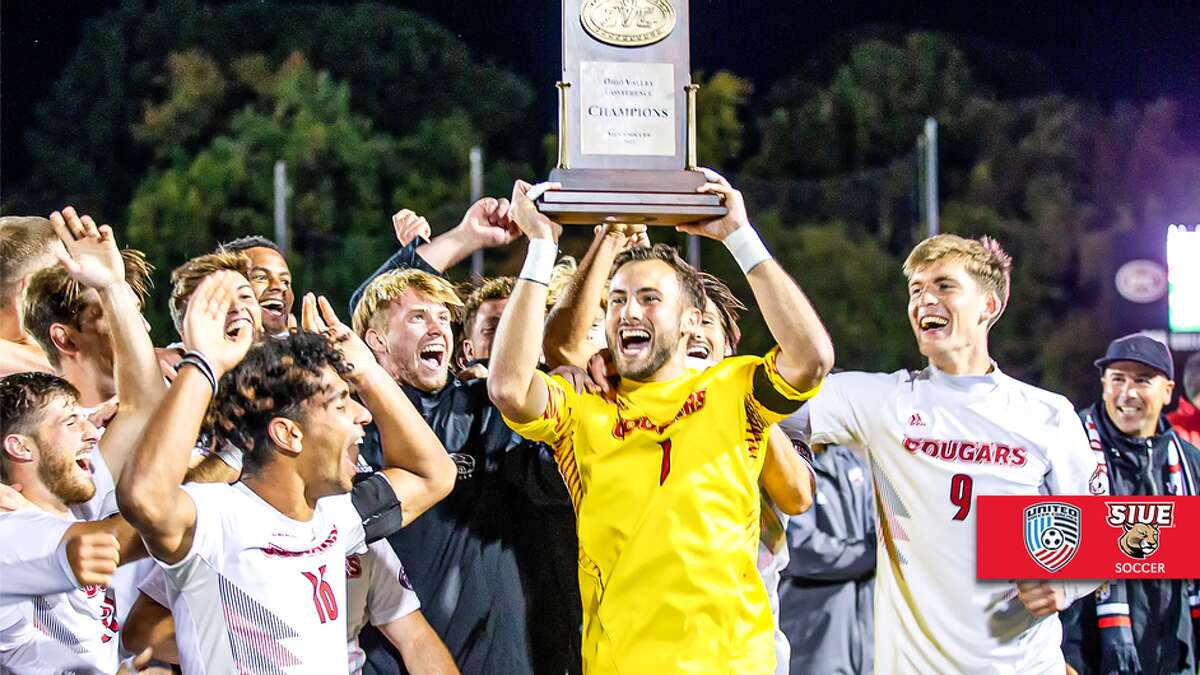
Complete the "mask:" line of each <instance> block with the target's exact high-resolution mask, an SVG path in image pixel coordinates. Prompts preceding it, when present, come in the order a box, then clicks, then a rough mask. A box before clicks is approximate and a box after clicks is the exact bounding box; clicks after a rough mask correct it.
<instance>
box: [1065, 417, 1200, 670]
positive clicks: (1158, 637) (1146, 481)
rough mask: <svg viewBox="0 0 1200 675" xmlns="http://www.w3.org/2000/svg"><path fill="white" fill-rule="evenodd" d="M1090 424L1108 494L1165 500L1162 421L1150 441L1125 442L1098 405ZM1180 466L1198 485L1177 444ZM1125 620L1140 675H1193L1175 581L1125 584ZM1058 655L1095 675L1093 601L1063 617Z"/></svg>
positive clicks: (1187, 623) (1186, 448)
mask: <svg viewBox="0 0 1200 675" xmlns="http://www.w3.org/2000/svg"><path fill="white" fill-rule="evenodd" d="M1088 414H1090V415H1091V416H1092V419H1094V420H1095V422H1096V428H1097V431H1098V432H1099V434H1100V440H1101V442H1102V443H1103V444H1104V453H1105V459H1106V461H1107V462H1108V484H1109V492H1110V493H1111V494H1115V495H1131V496H1141V495H1146V496H1150V495H1165V494H1169V493H1168V491H1167V446H1168V444H1169V442H1170V440H1171V437H1172V434H1171V433H1170V429H1171V426H1170V424H1169V423H1168V422H1167V420H1166V418H1165V417H1164V418H1163V419H1162V421H1161V422H1159V427H1158V433H1157V434H1156V435H1154V436H1152V437H1150V438H1130V437H1129V436H1126V435H1125V434H1124V433H1122V432H1121V430H1120V429H1118V428H1117V427H1116V425H1114V424H1113V423H1112V420H1110V419H1109V417H1108V413H1107V412H1106V411H1105V408H1104V403H1103V402H1100V403H1096V404H1095V405H1093V406H1092V407H1091V408H1088V409H1086V410H1084V411H1082V412H1081V413H1080V417H1081V418H1083V419H1086V417H1087V415H1088ZM1179 444H1180V451H1181V452H1182V454H1183V461H1184V462H1186V463H1187V468H1188V470H1190V471H1191V474H1192V476H1193V477H1194V478H1196V479H1200V450H1197V449H1196V448H1195V447H1194V446H1192V445H1191V444H1189V443H1188V442H1187V441H1184V440H1183V439H1182V438H1180V439H1179ZM1124 583H1125V584H1126V587H1127V588H1128V589H1129V598H1128V600H1129V615H1130V619H1131V620H1132V622H1133V641H1134V645H1135V647H1136V648H1137V652H1138V656H1139V658H1140V660H1141V666H1142V673H1143V675H1158V674H1160V673H1162V674H1168V673H1171V674H1173V673H1195V672H1196V649H1195V647H1196V646H1195V644H1194V642H1195V639H1194V638H1193V635H1192V619H1191V614H1190V608H1189V607H1188V597H1187V586H1186V584H1185V582H1184V581H1181V580H1178V579H1150V580H1131V581H1126V582H1124ZM1061 618H1062V622H1063V655H1064V656H1065V657H1066V659H1067V663H1069V664H1071V666H1072V667H1074V668H1075V669H1076V670H1077V671H1079V673H1080V675H1085V674H1086V673H1098V672H1101V671H1100V629H1099V627H1098V626H1097V623H1096V597H1095V595H1094V594H1090V595H1088V596H1086V597H1084V598H1082V599H1080V600H1078V601H1076V602H1075V604H1073V605H1071V607H1070V608H1068V609H1067V611H1065V612H1063V614H1062V616H1061Z"/></svg>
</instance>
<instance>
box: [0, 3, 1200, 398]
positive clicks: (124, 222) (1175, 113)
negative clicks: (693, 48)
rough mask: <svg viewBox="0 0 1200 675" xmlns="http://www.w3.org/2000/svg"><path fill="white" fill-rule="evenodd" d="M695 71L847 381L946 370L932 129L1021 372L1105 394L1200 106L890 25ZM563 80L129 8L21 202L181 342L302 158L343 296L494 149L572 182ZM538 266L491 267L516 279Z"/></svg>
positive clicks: (438, 226) (294, 16) (405, 39)
mask: <svg viewBox="0 0 1200 675" xmlns="http://www.w3.org/2000/svg"><path fill="white" fill-rule="evenodd" d="M695 80H696V81H697V82H698V83H700V84H701V85H702V86H701V89H700V93H699V102H698V103H699V115H700V119H699V156H700V158H701V161H702V163H704V164H706V165H709V166H712V167H714V168H716V169H718V170H720V171H722V172H723V173H725V174H726V175H727V176H729V177H731V179H732V180H733V182H734V184H735V186H738V187H741V188H742V189H743V191H744V192H745V194H746V198H747V202H748V204H749V206H750V213H751V217H752V218H753V219H754V221H755V223H756V225H757V226H758V228H759V229H760V230H761V231H762V232H763V235H764V239H765V240H766V241H767V242H768V245H769V246H770V247H771V248H772V250H773V251H775V252H776V254H777V255H778V256H779V258H780V260H781V261H782V262H783V264H784V265H785V266H786V268H787V269H788V270H789V271H790V272H792V274H794V275H795V276H796V277H797V278H798V280H799V281H800V283H801V285H802V287H803V288H804V289H805V290H806V292H807V293H808V294H809V295H810V296H811V298H812V299H813V301H814V303H815V304H816V306H817V308H818V310H819V311H820V313H821V314H822V316H823V318H824V319H825V322H826V324H827V326H828V327H829V330H830V333H831V334H832V335H833V338H834V341H835V345H836V347H837V350H838V362H839V365H840V366H841V367H844V368H851V369H860V368H865V369H880V370H893V369H897V368H902V367H919V366H920V360H919V355H917V354H916V351H915V348H914V347H913V339H912V336H911V333H910V330H909V328H908V325H907V319H906V315H905V293H904V288H903V279H902V277H901V275H900V263H901V262H902V261H903V257H904V255H905V254H906V253H907V251H908V249H909V248H911V246H912V245H913V244H914V243H915V242H916V241H918V240H919V239H920V238H921V237H922V236H923V231H922V229H921V225H920V213H919V207H918V196H917V194H916V189H915V185H916V180H917V168H916V155H915V152H914V143H915V140H916V138H917V136H918V135H919V134H920V133H921V128H922V125H923V123H924V120H925V118H926V117H929V116H933V117H935V118H936V119H937V120H938V123H939V129H940V131H939V133H940V154H939V157H940V161H941V172H940V176H939V188H940V192H941V222H942V230H943V231H947V232H955V233H959V234H963V235H966V236H978V235H980V234H990V235H992V236H994V237H996V238H997V239H998V240H999V241H1001V242H1002V243H1003V244H1004V245H1005V246H1006V247H1007V248H1008V249H1009V251H1010V252H1011V253H1012V254H1013V255H1014V257H1015V259H1016V269H1015V273H1014V278H1013V291H1012V301H1011V304H1010V306H1009V308H1008V310H1007V313H1006V315H1005V317H1004V319H1003V320H1002V321H1001V322H1000V323H999V324H998V325H997V327H996V329H995V331H994V332H993V336H994V337H993V345H994V346H993V354H994V356H995V357H996V359H997V360H998V362H999V363H1000V364H1001V366H1002V367H1003V368H1004V369H1005V370H1007V371H1008V372H1010V373H1011V374H1014V375H1016V376H1018V377H1022V378H1026V379H1029V380H1032V381H1034V382H1037V383H1041V384H1042V385H1044V386H1047V387H1049V388H1051V389H1055V390H1058V391H1062V392H1064V393H1067V394H1068V395H1069V396H1071V398H1072V399H1073V400H1074V401H1075V402H1076V403H1077V404H1083V403H1084V402H1085V401H1087V400H1088V399H1090V398H1092V397H1093V396H1094V395H1095V376H1094V373H1093V372H1092V370H1091V368H1090V366H1088V365H1087V364H1088V363H1090V361H1091V359H1092V358H1093V357H1094V355H1095V354H1097V353H1099V352H1101V351H1102V350H1103V346H1104V343H1105V342H1106V341H1107V340H1108V339H1111V338H1112V337H1114V335H1112V334H1111V330H1110V329H1109V328H1107V327H1106V324H1107V322H1106V319H1107V313H1108V312H1109V311H1110V310H1109V309H1108V307H1109V305H1110V303H1111V298H1110V297H1109V295H1110V293H1108V292H1107V291H1106V290H1105V288H1107V284H1106V283H1104V281H1105V280H1107V279H1108V278H1110V277H1111V270H1110V269H1109V267H1108V266H1109V247H1110V244H1109V243H1108V242H1109V241H1110V239H1111V236H1110V235H1112V234H1113V233H1117V232H1130V231H1136V230H1138V229H1139V228H1148V227H1161V225H1162V224H1163V223H1166V222H1171V221H1169V220H1168V218H1170V217H1171V216H1172V215H1173V214H1176V213H1179V212H1180V209H1181V208H1183V207H1185V206H1186V205H1187V204H1188V203H1194V195H1195V194H1200V159H1198V158H1197V157H1195V156H1190V155H1187V154H1186V153H1184V152H1182V151H1181V150H1180V148H1181V146H1182V143H1180V138H1179V134H1180V128H1181V121H1182V119H1183V118H1182V116H1183V115H1185V114H1186V112H1185V111H1184V110H1181V108H1180V106H1179V105H1178V104H1176V103H1174V102H1172V101H1170V100H1160V101H1155V102H1150V103H1141V104H1118V105H1116V106H1113V107H1109V108H1101V107H1100V106H1098V105H1096V104H1093V103H1089V102H1086V101H1080V100H1074V99H1072V98H1069V97H1067V96H1064V95H1063V94H1061V93H1058V92H1057V91H1056V88H1055V86H1054V83H1053V78H1052V76H1051V75H1049V73H1048V71H1047V69H1046V68H1045V67H1044V66H1042V65H1041V64H1040V63H1039V62H1038V61H1037V59H1036V58H1035V57H1033V56H1031V55H1029V54H1026V53H1024V52H1021V51H1018V50H1011V49H1006V48H1003V47H997V46H995V45H990V44H987V45H980V44H976V43H973V42H970V41H965V40H962V39H959V38H956V37H954V36H948V35H942V34H933V33H921V32H916V33H904V32H902V31H898V30H896V29H888V28H878V29H868V30H862V31H858V32H856V33H852V34H846V35H840V36H834V37H833V38H831V39H830V41H829V43H828V44H827V45H826V46H825V47H824V48H823V49H821V50H818V52H816V53H815V54H814V55H813V58H812V59H811V60H809V61H808V62H806V63H801V64H796V67H795V68H794V71H793V73H792V74H791V75H790V76H788V77H785V78H783V79H781V80H779V81H776V82H754V83H751V82H749V81H747V80H745V79H743V78H740V77H738V76H737V75H735V74H733V73H730V72H726V71H717V72H714V73H711V74H709V73H697V74H696V76H695ZM552 86H553V83H551V82H535V83H531V82H527V81H525V80H523V79H522V78H521V77H518V76H517V75H515V74H514V73H512V72H509V71H507V70H505V69H503V68H500V67H497V66H495V65H493V64H491V63H488V62H486V61H481V60H479V59H477V58H476V57H474V56H473V55H472V52H471V50H470V49H469V48H468V47H467V45H466V44H464V43H463V42H462V41H461V40H459V39H458V38H456V37H455V36H454V35H453V34H452V33H450V32H449V31H447V30H445V29H444V28H442V27H441V26H439V25H437V24H435V23H434V22H432V21H430V20H428V19H426V18H424V17H422V16H420V15H418V14H415V13H413V12H410V11H406V10H403V9H398V8H394V7H389V6H385V5H381V4H377V3H359V4H354V5H349V6H347V5H340V6H325V5H321V4H315V3H304V4H299V3H284V2H244V3H234V4H225V5H221V6H218V7H210V6H206V5H204V4H202V3H198V2H196V1H195V0H162V1H160V2H155V3H152V4H147V3H145V2H142V1H141V0H126V1H125V2H124V3H123V4H122V5H121V6H120V8H119V9H117V10H116V11H113V12H110V13H109V14H107V15H105V16H103V17H101V18H99V19H95V20H93V21H91V22H90V23H89V24H88V26H87V27H86V28H85V31H84V36H83V39H82V40H81V41H80V44H79V47H78V49H77V51H76V53H75V54H74V56H73V58H72V60H71V62H70V64H69V65H68V67H67V68H66V70H65V71H64V72H63V74H62V76H61V78H60V79H59V81H58V82H56V83H55V85H54V87H53V90H52V92H51V94H50V96H49V97H48V98H47V99H46V100H44V101H43V102H42V103H41V104H40V105H39V106H38V109H37V121H36V124H35V127H34V129H33V130H32V131H31V132H30V133H28V134H27V136H26V138H24V139H22V140H23V141H24V142H25V143H26V144H27V147H28V149H29V152H30V156H31V157H32V159H33V169H32V173H31V176H30V178H29V180H28V181H26V182H25V183H23V184H21V185H19V186H17V189H15V190H8V191H7V194H6V195H5V197H4V212H5V213H15V212H33V213H43V212H48V211H49V210H50V209H52V208H57V207H59V206H61V205H62V204H65V203H71V204H74V205H76V206H77V207H80V208H82V209H85V210H87V211H89V212H91V213H94V214H96V215H97V217H98V219H99V220H103V221H106V222H111V223H112V224H113V225H114V226H116V227H117V228H118V233H119V236H120V237H121V240H122V241H123V242H125V243H126V244H128V245H130V246H134V247H137V248H140V249H143V250H145V251H146V252H147V253H148V254H149V255H150V257H151V259H152V260H153V261H154V262H155V263H156V264H157V265H158V268H159V271H158V273H157V274H156V280H157V285H158V288H157V289H156V291H155V298H154V299H153V301H152V302H151V303H150V305H149V307H148V316H149V318H150V320H151V322H152V324H153V325H154V327H155V335H156V338H158V339H159V341H160V342H166V341H170V340H171V339H172V338H173V336H172V335H170V322H169V319H168V318H167V315H166V312H165V307H166V303H165V297H166V295H167V293H168V291H169V283H168V276H169V272H170V270H171V269H173V268H174V267H175V266H176V265H178V264H179V263H181V262H182V261H183V260H186V259H187V258H188V257H190V256H193V255H197V254H199V253H202V252H205V251H207V250H210V249H211V248H212V247H213V245H214V243H215V242H218V241H227V240H229V239H233V238H235V237H239V236H244V235H247V234H263V235H266V236H272V233H273V227H272V208H273V203H274V197H273V182H272V180H273V179H272V167H273V166H274V163H275V162H276V161H277V160H280V159H282V160H284V161H285V162H286V163H287V169H288V181H289V184H290V194H289V199H288V205H289V221H290V231H291V237H292V239H291V242H290V251H289V253H290V255H289V260H290V262H291V264H292V267H293V270H294V272H295V273H296V285H297V290H298V291H301V292H302V291H307V290H318V291H322V292H325V293H327V294H328V295H330V296H331V297H332V298H333V299H334V301H335V306H342V303H343V301H344V300H345V299H346V298H347V297H348V296H349V294H350V292H351V291H352V290H353V289H354V288H355V286H357V284H358V283H359V282H360V281H361V280H362V279H363V278H364V277H365V276H366V275H367V274H368V273H369V272H370V271H371V270H373V269H374V268H375V267H376V266H377V265H378V264H379V263H380V262H382V260H383V259H385V258H386V257H387V256H388V255H389V253H390V252H391V251H392V250H393V249H394V247H395V242H394V239H393V235H392V230H391V227H390V223H389V216H390V214H391V213H392V212H394V211H396V210H398V209H400V208H411V209H413V210H415V211H417V212H418V213H421V214H423V215H426V216H427V217H428V218H429V220H430V222H431V223H434V227H435V231H442V230H444V229H447V228H449V227H452V226H453V225H455V224H456V223H457V222H458V219H459V218H460V217H461V214H462V212H463V211H464V210H465V209H466V207H467V206H468V202H469V180H468V152H469V149H470V148H471V147H472V146H480V147H482V148H483V150H484V157H485V158H486V163H485V166H486V170H485V181H484V185H485V193H486V194H489V195H494V196H506V195H507V194H508V192H509V191H510V189H511V184H512V180H513V179H514V178H517V177H522V178H530V179H537V178H538V177H540V176H544V175H545V173H546V171H547V170H548V168H549V165H550V162H551V161H552V159H553V148H554V137H553V132H554V128H553V127H554V119H553V118H543V116H542V115H540V114H538V113H537V112H536V111H535V107H536V106H535V97H534V91H535V89H534V88H535V87H539V88H552ZM653 234H654V235H655V236H656V237H657V239H659V240H665V241H671V242H679V243H682V240H681V239H679V238H678V237H676V236H675V235H674V233H669V232H661V233H660V232H654V233H653ZM588 240H590V231H588V232H584V231H583V228H578V231H575V232H572V233H571V235H570V236H569V237H568V238H567V239H566V242H565V245H564V249H565V250H567V252H571V253H575V254H576V255H582V252H583V248H584V247H585V246H586V242H587V241H588ZM522 254H523V247H521V246H519V245H518V246H515V247H513V250H509V251H489V252H488V270H489V272H499V271H510V272H511V271H514V270H515V268H516V267H517V266H518V265H519V260H520V259H521V256H522ZM702 259H703V262H704V266H705V267H706V268H708V269H710V270H711V271H713V272H715V273H718V274H720V275H722V276H723V277H724V278H725V279H727V280H728V281H729V282H730V283H731V285H732V286H733V287H734V288H735V291H737V292H738V294H739V295H740V296H741V297H743V298H744V299H746V300H750V296H749V292H748V289H747V287H746V285H745V282H744V279H743V277H742V275H741V274H740V273H739V272H738V271H737V269H736V266H735V265H734V264H733V261H732V260H731V259H730V258H729V256H728V254H727V253H725V252H724V251H723V250H721V248H720V247H719V245H714V244H712V243H711V242H705V243H704V244H703V246H702ZM459 274H460V276H461V272H460V273H459ZM749 304H752V303H749ZM746 321H747V325H746V330H745V331H744V332H745V338H744V341H743V346H744V351H761V350H764V349H766V348H768V347H769V346H770V345H769V342H770V337H769V335H768V334H767V332H766V331H765V329H764V328H763V327H762V324H761V320H760V319H759V317H757V315H756V314H755V313H754V312H753V311H752V312H751V315H750V316H748V317H747V319H746Z"/></svg>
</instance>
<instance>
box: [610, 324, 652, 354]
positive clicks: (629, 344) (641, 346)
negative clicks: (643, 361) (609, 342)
mask: <svg viewBox="0 0 1200 675" xmlns="http://www.w3.org/2000/svg"><path fill="white" fill-rule="evenodd" d="M617 339H618V341H619V342H620V343H621V345H620V346H621V353H622V354H625V355H626V356H635V355H638V354H641V353H642V352H644V351H646V350H647V349H648V348H649V347H650V331H648V330H646V329H645V328H622V329H621V330H619V331H618V332H617Z"/></svg>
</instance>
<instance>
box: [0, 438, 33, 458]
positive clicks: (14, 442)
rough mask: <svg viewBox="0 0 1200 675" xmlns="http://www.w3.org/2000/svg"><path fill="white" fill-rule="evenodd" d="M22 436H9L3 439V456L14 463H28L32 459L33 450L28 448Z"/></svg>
mask: <svg viewBox="0 0 1200 675" xmlns="http://www.w3.org/2000/svg"><path fill="white" fill-rule="evenodd" d="M27 440H28V439H26V438H25V436H24V435H23V434H9V435H7V436H5V437H4V456H5V457H6V458H8V459H10V460H13V461H16V462H22V463H24V462H28V461H29V460H30V459H32V458H33V448H31V447H30V446H29V443H28V442H27Z"/></svg>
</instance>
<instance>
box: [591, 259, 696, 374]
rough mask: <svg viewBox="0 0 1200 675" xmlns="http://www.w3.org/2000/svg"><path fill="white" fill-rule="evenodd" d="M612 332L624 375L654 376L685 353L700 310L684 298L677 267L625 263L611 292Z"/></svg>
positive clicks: (609, 319) (615, 355) (609, 334)
mask: <svg viewBox="0 0 1200 675" xmlns="http://www.w3.org/2000/svg"><path fill="white" fill-rule="evenodd" d="M606 323H607V337H608V344H609V348H610V349H611V350H612V355H613V362H614V363H615V364H616V367H617V372H619V373H620V374H621V376H622V377H625V378H628V379H631V380H635V381H643V382H645V381H653V380H655V379H659V378H658V377H657V375H658V374H659V372H660V371H661V370H662V369H663V367H664V366H665V365H667V363H668V362H669V361H671V360H672V359H673V358H674V357H676V356H677V355H678V356H682V355H683V354H682V352H683V350H684V348H685V347H686V345H687V341H688V336H689V335H690V334H691V333H692V332H693V331H695V330H696V328H697V326H698V324H699V323H700V311H699V310H697V309H695V308H692V307H688V306H687V305H686V304H685V303H684V301H683V288H682V287H681V284H680V283H679V276H678V274H677V273H676V272H675V270H674V268H672V267H671V266H670V265H668V264H667V263H666V262H663V261H661V260H641V261H637V262H630V263H626V264H625V265H623V266H622V267H621V268H620V269H619V270H617V273H616V274H615V275H613V278H612V281H611V283H610V284H609V291H608V315H607V321H606Z"/></svg>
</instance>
